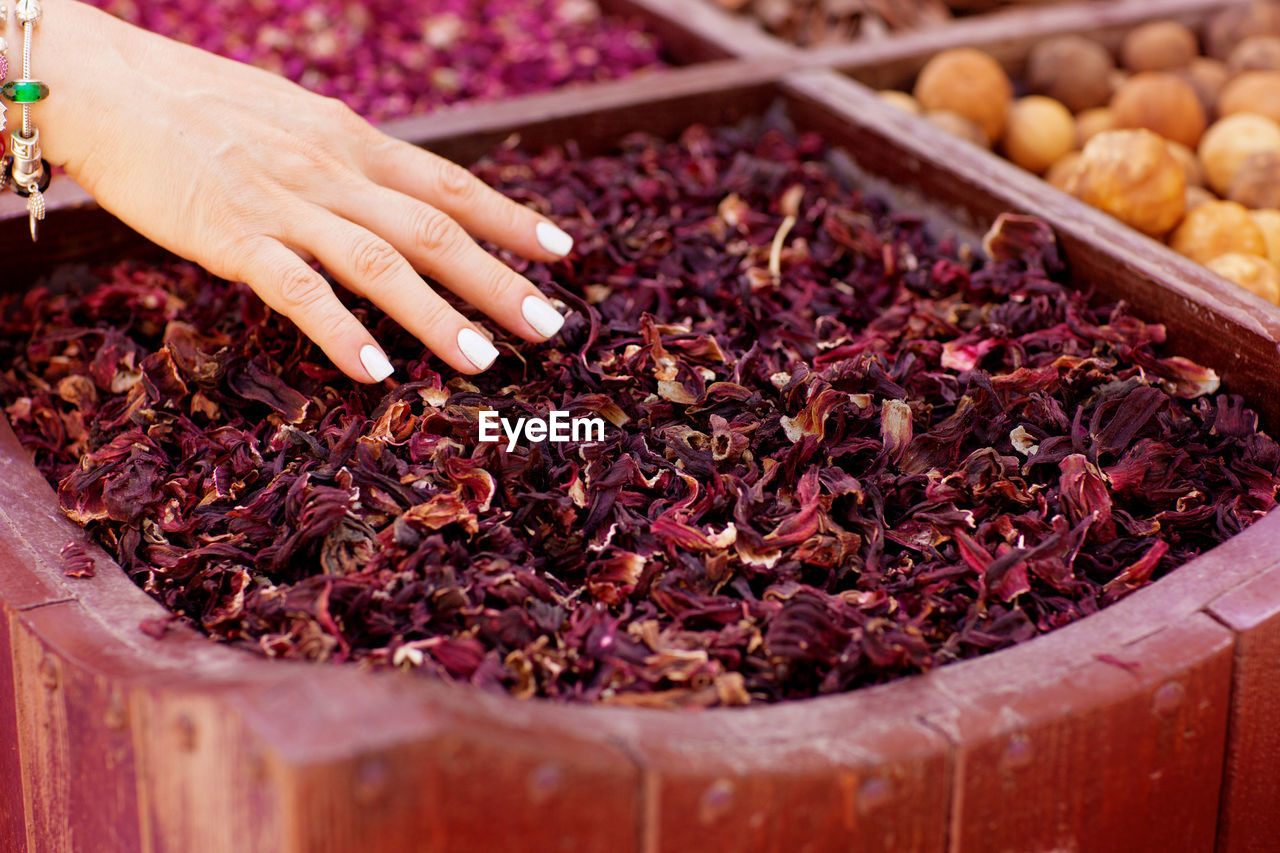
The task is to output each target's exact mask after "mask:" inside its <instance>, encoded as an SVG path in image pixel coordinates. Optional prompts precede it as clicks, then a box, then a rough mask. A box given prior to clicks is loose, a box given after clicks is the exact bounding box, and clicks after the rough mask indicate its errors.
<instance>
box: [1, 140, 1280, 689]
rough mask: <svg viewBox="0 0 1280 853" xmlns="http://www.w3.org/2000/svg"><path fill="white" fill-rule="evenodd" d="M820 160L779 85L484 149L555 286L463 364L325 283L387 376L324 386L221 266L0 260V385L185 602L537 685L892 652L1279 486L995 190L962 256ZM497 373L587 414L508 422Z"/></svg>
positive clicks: (1074, 605) (204, 624)
mask: <svg viewBox="0 0 1280 853" xmlns="http://www.w3.org/2000/svg"><path fill="white" fill-rule="evenodd" d="M838 164H839V160H838V158H836V157H834V156H832V152H830V151H828V150H827V149H826V148H825V147H824V145H823V143H822V142H821V140H820V139H819V138H818V137H816V136H813V135H799V136H797V135H795V134H793V133H791V132H789V131H787V130H786V129H784V128H781V127H778V126H775V125H774V124H773V123H768V122H766V123H763V124H760V123H756V124H752V125H747V126H744V127H741V128H734V129H722V130H717V131H708V130H705V129H701V128H693V129H690V130H689V131H687V132H686V133H685V134H684V135H683V137H682V138H680V139H679V140H678V141H674V142H663V141H659V140H656V139H653V138H649V137H644V136H638V137H634V138H631V139H628V140H626V141H625V143H624V144H623V145H621V147H620V148H619V149H618V150H617V151H616V152H615V153H613V154H610V155H608V156H599V157H590V158H584V157H580V156H578V155H577V154H576V153H575V151H574V150H573V148H572V147H569V148H566V149H554V150H550V151H547V152H545V153H542V154H538V155H530V154H528V153H524V152H521V151H518V150H515V149H513V148H510V147H503V148H500V149H499V150H497V151H495V152H493V154H492V155H491V156H490V157H489V158H488V159H486V160H484V161H483V162H481V163H479V164H478V165H477V166H476V167H475V170H476V172H477V173H478V174H479V175H480V177H482V178H484V179H485V180H486V181H488V182H490V183H492V184H494V185H495V186H497V187H498V188H499V189H501V190H503V191H505V192H507V193H509V194H510V195H512V196H513V197H515V198H517V199H519V200H521V201H524V202H527V203H529V204H532V205H534V206H536V207H538V208H539V209H541V210H542V211H543V212H545V213H547V214H549V215H551V216H553V217H554V218H555V219H556V220H557V221H559V222H561V223H563V224H565V225H566V226H567V227H568V228H569V230H570V231H571V232H573V233H574V234H575V235H576V236H577V237H578V249H577V251H576V253H575V255H574V256H573V257H572V258H571V259H570V260H569V261H567V262H561V263H558V264H556V265H554V266H544V265H537V264H528V263H525V262H520V261H517V260H515V259H511V261H512V263H515V264H516V265H517V266H518V267H520V268H521V269H522V270H523V271H524V272H525V273H526V274H528V275H529V276H530V277H531V278H532V279H534V280H535V281H536V282H538V283H539V284H540V285H542V286H543V287H544V288H546V289H547V291H548V292H550V293H554V294H556V295H557V296H558V298H559V299H561V300H562V301H563V302H564V303H566V304H567V305H568V306H570V307H572V308H573V309H574V311H573V314H572V315H571V316H570V318H569V320H568V322H567V323H566V326H565V328H564V331H563V333H562V334H561V335H560V336H559V337H558V338H557V339H555V340H554V341H551V342H549V343H547V344H545V345H538V346H534V345H530V344H526V343H523V342H519V341H516V340H514V339H510V338H501V339H499V343H500V345H501V347H502V349H503V353H504V354H503V357H502V358H500V359H499V360H498V362H497V364H496V365H495V366H494V367H493V368H492V369H490V370H489V371H487V372H485V373H483V374H481V375H479V376H472V377H458V376H451V375H449V374H448V373H447V372H442V371H443V368H442V367H441V365H440V364H439V363H438V362H436V361H434V360H432V359H430V358H429V357H427V356H425V355H424V354H423V350H422V348H421V346H420V345H419V344H416V343H415V342H414V341H413V340H412V339H411V338H410V337H409V336H408V335H407V334H405V333H404V332H402V331H401V330H399V329H398V328H397V327H396V326H395V324H394V323H392V322H390V321H388V320H387V319H386V318H385V317H383V316H382V315H380V314H379V313H377V312H376V311H375V310H373V309H372V308H370V307H369V306H368V305H367V304H364V303H362V302H359V301H356V300H353V301H352V304H353V307H354V310H355V311H356V312H357V313H358V314H359V315H360V316H361V317H362V318H363V319H364V320H365V321H366V323H368V324H369V325H370V327H371V328H372V329H373V331H374V334H375V336H376V337H377V339H378V340H380V341H384V342H386V343H387V344H389V350H390V353H391V356H392V359H393V361H395V362H396V363H397V366H398V367H399V371H398V375H399V376H402V377H406V381H404V382H403V384H400V385H395V386H394V387H372V388H370V387H356V386H353V385H352V384H351V383H350V382H348V381H347V380H345V379H344V378H343V377H341V376H340V375H339V374H338V373H337V372H336V371H335V370H334V369H332V368H331V367H330V366H329V365H328V364H327V362H325V360H324V359H323V356H322V355H321V354H320V353H319V352H318V351H317V350H316V349H315V348H314V347H313V346H312V345H311V344H310V343H309V342H308V341H306V340H305V339H303V338H301V337H300V336H299V335H298V333H297V331H296V330H295V329H294V328H293V327H292V326H291V325H290V324H288V323H287V322H284V321H282V320H281V319H280V318H279V317H276V316H273V315H272V314H271V313H270V312H269V311H268V310H267V309H265V308H264V307H262V305H261V303H259V302H258V301H257V300H256V299H255V298H254V297H253V296H252V295H251V294H250V293H249V292H248V291H247V290H246V289H245V288H244V287H243V286H240V285H235V284H228V283H226V282H221V281H217V280H214V279H212V278H211V277H210V276H208V275H206V274H205V273H203V272H201V271H199V270H197V269H196V268H194V267H192V266H190V265H188V264H184V263H180V262H176V261H165V262H156V263H150V264H142V263H122V264H119V265H117V266H115V267H112V268H110V269H107V270H104V271H100V272H91V271H88V270H83V269H79V270H76V269H67V270H63V271H62V272H61V273H60V274H59V275H58V276H55V277H54V278H53V279H51V280H50V281H49V282H48V283H47V285H46V286H44V287H39V288H36V289H34V290H32V291H30V292H29V293H26V294H23V295H12V296H8V297H6V301H5V304H4V311H3V312H2V313H0V317H3V321H2V322H3V330H2V332H3V334H0V347H2V348H3V350H4V353H3V356H4V360H3V364H4V365H5V369H4V371H3V372H2V373H0V395H2V397H3V400H4V403H5V405H6V412H7V413H8V415H9V418H10V420H11V422H12V423H13V425H14V428H15V429H16V430H17V432H18V434H19V435H20V436H21V437H22V440H23V441H24V442H25V444H26V446H27V447H28V448H29V449H30V451H31V453H32V454H33V455H34V457H35V459H36V462H37V464H38V465H39V466H40V468H41V470H42V471H44V472H45V474H46V475H47V476H48V477H49V479H50V480H51V481H52V482H54V483H56V484H57V486H58V495H59V500H60V501H61V504H62V507H63V509H64V510H65V511H66V512H67V513H68V515H70V516H71V517H72V518H74V519H75V520H77V521H78V522H80V523H81V524H83V525H85V526H86V527H87V528H88V529H89V530H90V531H91V532H92V533H93V535H94V536H95V537H96V538H97V540H98V541H99V542H100V543H102V545H103V546H104V547H105V548H106V549H107V550H108V551H109V552H110V553H112V554H113V555H114V556H115V557H116V558H117V560H118V561H119V562H120V564H121V565H122V566H123V567H124V569H125V570H126V571H127V572H128V573H129V574H130V575H131V576H132V577H134V578H135V579H136V580H137V581H138V582H139V583H140V584H141V585H142V586H143V587H144V588H145V589H146V590H147V591H148V592H150V593H151V594H152V595H153V596H155V597H156V598H157V599H159V600H160V601H161V602H163V603H164V604H165V605H166V606H167V607H169V608H170V609H171V610H172V611H173V612H175V613H177V614H181V616H182V617H183V618H185V619H187V620H189V621H190V622H192V623H193V624H195V625H196V626H198V627H200V628H201V629H202V630H204V631H206V632H207V633H208V634H210V635H211V636H213V637H216V638H218V639H220V640H223V641H226V642H229V643H233V644H236V645H238V646H242V647H246V648H250V649H254V650H257V651H259V652H261V653H263V654H266V655H271V656H277V657H289V658H307V659H314V660H336V661H362V662H366V663H368V664H373V665H379V666H386V667H397V668H401V669H406V670H414V671H417V672H421V673H425V674H429V675H433V676H437V677H441V678H447V679H451V680H455V681H463V682H469V683H472V684H476V685H481V686H484V687H491V688H497V689H506V690H509V691H511V692H512V693H514V694H515V695H518V696H545V697H551V698H555V699H561V700H574V701H602V702H613V703H627V704H643V705H654V706H667V705H678V704H699V705H715V704H742V703H746V702H757V701H777V700H783V699H793V698H800V697H806V696H812V695H815V694H822V693H834V692H839V691H844V690H849V689H851V688H855V687H857V686H859V685H864V684H870V683H875V682H882V681H886V680H889V679H893V678H896V677H899V676H903V675H907V674H910V673H915V672H920V671H922V670H926V669H929V668H931V667H935V666H938V665H940V664H945V663H947V662H950V661H954V660H957V659H961V658H966V657H971V656H974V655H977V654H981V653H983V652H986V651H989V650H992V649H998V648H1001V647H1004V646H1008V645H1010V644H1013V643H1016V642H1019V641H1022V640H1026V639H1029V638H1031V637H1034V636H1036V635H1038V634H1041V633H1044V632H1046V631H1050V630H1052V629H1054V628H1056V627H1059V626H1061V625H1064V624H1067V623H1069V622H1071V621H1073V620H1076V619H1079V618H1081V617H1083V616H1087V615H1089V614H1090V613H1093V612H1095V611H1096V610H1097V609H1098V608H1100V607H1103V606H1106V605H1107V604H1109V603H1111V602H1112V601H1115V600H1117V599H1118V598H1120V597H1122V596H1124V595H1126V594H1127V593H1129V592H1130V591H1132V590H1134V589H1136V588H1139V587H1141V586H1142V585H1144V584H1146V583H1149V582H1150V581H1151V580H1153V579H1155V578H1158V577H1160V576H1161V575H1162V574H1163V573H1165V572H1167V571H1169V570H1170V569H1171V568H1173V567H1176V566H1178V565H1180V564H1181V563H1184V562H1186V561H1187V560H1188V559H1190V558H1192V557H1194V556H1195V555H1197V554H1199V553H1201V552H1203V551H1204V550H1206V549H1208V548H1211V547H1213V546H1214V545H1215V544H1217V543H1219V542H1222V541H1223V540H1225V539H1227V538H1229V537H1231V536H1233V535H1234V534H1236V533H1237V532H1239V531H1240V530H1241V529H1243V528H1244V527H1245V526H1247V525H1249V524H1251V523H1252V522H1254V521H1256V520H1257V519H1258V518H1260V517H1261V516H1262V515H1264V514H1265V513H1267V512H1268V511H1270V510H1271V509H1272V508H1273V507H1274V506H1275V501H1276V493H1277V486H1278V485H1280V478H1278V477H1277V473H1276V472H1277V469H1278V468H1280V448H1278V447H1277V445H1276V443H1275V442H1274V441H1272V439H1271V438H1269V437H1268V436H1267V435H1265V434H1264V433H1262V432H1260V431H1259V428H1258V427H1259V424H1258V418H1257V415H1256V414H1255V413H1253V412H1252V411H1250V410H1249V409H1248V408H1246V407H1245V406H1244V404H1243V403H1242V401H1241V400H1240V399H1239V398H1237V397H1233V396H1231V395H1229V394H1224V393H1219V388H1218V381H1217V377H1216V376H1215V375H1214V374H1213V372H1212V371H1211V370H1208V369H1206V368H1204V367H1201V366H1199V365H1196V364H1194V363H1192V362H1190V361H1188V360H1186V359H1184V358H1180V357H1177V356H1171V355H1168V354H1167V353H1165V352H1164V351H1163V348H1162V344H1163V342H1164V338H1165V330H1164V328H1163V327H1162V326H1160V325H1158V324H1152V323H1146V322H1144V321H1142V320H1140V319H1138V318H1137V317H1135V316H1133V315H1132V314H1131V313H1130V312H1129V310H1128V309H1127V308H1126V307H1125V306H1124V305H1123V304H1106V303H1099V302H1091V301H1090V299H1089V298H1088V295H1087V294H1085V293H1081V292H1078V291H1076V290H1073V289H1071V288H1069V287H1067V286H1065V285H1064V284H1063V283H1062V281H1063V272H1064V271H1063V266H1062V263H1061V261H1060V259H1059V255H1058V253H1057V250H1056V247H1055V245H1054V240H1053V235H1052V233H1051V232H1050V231H1049V229H1048V228H1047V227H1045V226H1044V225H1043V224H1042V223H1039V222H1037V221H1035V220H1029V219H1024V218H1017V217H1007V218H1005V219H1003V220H1002V221H1001V223H1000V225H999V227H998V228H997V229H996V230H995V231H993V233H992V234H991V235H989V237H988V239H987V240H986V241H985V243H984V247H985V250H986V254H985V255H984V256H981V257H980V256H978V255H976V254H975V253H974V252H973V251H972V250H970V249H968V248H966V247H963V246H960V245H958V244H957V243H956V242H955V241H954V240H951V239H941V240H937V239H934V238H932V237H931V236H930V235H929V233H928V232H927V230H926V228H925V227H924V225H923V223H922V222H921V220H920V219H918V218H916V217H913V216H910V215H904V214H896V213H894V212H892V211H890V210H889V209H888V208H887V206H886V205H885V204H883V203H882V202H880V201H877V200H876V199H874V198H870V197H867V196H865V195H864V194H863V193H862V192H860V191H859V190H858V189H857V188H856V186H854V185H851V184H852V183H856V182H852V181H851V179H849V178H847V177H844V176H842V170H841V169H840V168H839V165H838ZM486 410H495V411H497V412H499V413H500V414H502V415H503V416H504V417H509V418H532V417H539V416H546V415H547V413H548V412H550V411H552V410H556V411H562V412H569V413H571V414H574V415H579V416H591V417H599V418H602V419H603V420H604V421H606V422H607V429H606V432H605V437H604V440H603V441H600V440H595V439H593V440H582V441H568V442H565V443H549V442H537V443H528V442H524V443H520V444H518V445H517V446H516V447H515V448H514V449H510V450H508V445H507V443H506V442H481V441H479V440H478V428H477V427H478V421H479V419H480V412H481V411H486ZM74 556H75V555H69V558H72V557H74ZM150 628H151V630H152V631H153V633H159V631H158V630H157V629H155V627H154V626H150Z"/></svg>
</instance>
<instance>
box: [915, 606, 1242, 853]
mask: <svg viewBox="0 0 1280 853" xmlns="http://www.w3.org/2000/svg"><path fill="white" fill-rule="evenodd" d="M1232 642H1233V638H1232V635H1231V632H1230V631H1228V630H1226V629H1225V628H1223V627H1222V626H1221V625H1218V624H1217V623H1215V622H1214V621H1213V620H1211V619H1209V618H1208V617H1207V616H1205V615H1203V614H1197V615H1194V616H1192V617H1190V618H1188V619H1186V620H1185V621H1183V622H1181V623H1179V624H1176V625H1171V626H1169V627H1167V628H1165V629H1163V630H1160V631H1157V632H1156V633H1154V634H1151V635H1150V636H1148V637H1146V638H1143V639H1141V640H1138V641H1136V642H1133V643H1130V644H1126V645H1124V646H1118V647H1116V648H1115V649H1113V650H1112V651H1111V652H1110V656H1109V657H1108V658H1106V659H1101V660H1099V659H1095V660H1092V661H1085V662H1082V663H1081V664H1080V665H1079V666H1077V667H1074V668H1072V669H1071V670H1070V671H1069V672H1065V673H1063V672H1057V671H1055V670H1053V669H1046V668H1044V667H1038V666H1037V667H1032V668H1029V669H1018V668H1013V669H1011V668H1009V667H1008V666H1006V667H1005V668H1004V671H1003V672H1002V673H1001V674H1000V678H1001V679H1002V680H1004V681H1005V682H1006V684H1005V686H1004V687H1002V688H998V689H989V688H988V687H987V685H985V684H983V683H982V680H978V681H976V682H975V681H974V680H972V679H970V678H968V677H967V676H968V673H966V672H965V670H964V666H965V665H963V664H962V665H959V666H955V667H951V668H949V669H943V670H939V671H938V673H937V674H936V675H937V680H938V681H939V682H940V683H941V685H942V689H944V690H947V691H948V692H949V693H950V694H951V695H952V696H953V698H955V699H956V701H957V702H959V703H961V708H962V711H961V712H960V713H957V714H955V715H931V716H930V717H929V719H930V722H932V723H933V724H934V725H936V726H937V727H938V728H939V730H941V731H944V732H946V733H947V734H948V736H949V737H950V738H951V739H952V740H953V741H954V743H955V744H956V748H957V757H956V764H957V778H956V781H955V794H954V799H953V803H952V813H951V820H952V835H951V848H950V849H951V850H952V851H954V853H967V851H975V853H1003V852H1004V851H1008V853H1016V852H1017V851H1024V850H1027V849H1028V842H1031V844H1032V846H1033V847H1034V849H1037V850H1088V851H1091V853H1092V851H1096V853H1107V852H1108V851H1115V853H1129V851H1134V850H1210V849H1212V847H1213V842H1214V836H1215V832H1216V828H1217V814H1218V795H1219V780H1220V778H1221V772H1222V761H1223V755H1224V748H1225V740H1226V728H1227V715H1228V704H1229V701H1230V682H1231V653H1232ZM975 688H976V689H975Z"/></svg>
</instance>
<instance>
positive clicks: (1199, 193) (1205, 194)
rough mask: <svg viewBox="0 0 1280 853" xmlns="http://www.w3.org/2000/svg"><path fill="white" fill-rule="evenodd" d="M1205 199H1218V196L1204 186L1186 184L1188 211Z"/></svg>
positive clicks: (1202, 202) (1205, 200)
mask: <svg viewBox="0 0 1280 853" xmlns="http://www.w3.org/2000/svg"><path fill="white" fill-rule="evenodd" d="M1207 201H1218V197H1217V196H1216V195H1214V194H1213V193H1211V192H1209V191H1208V190H1207V189H1205V188H1204V187H1196V186H1188V187H1187V204H1186V208H1187V210H1188V211H1190V210H1191V209H1192V208H1194V207H1199V206H1200V205H1202V204H1204V203H1205V202H1207Z"/></svg>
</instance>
